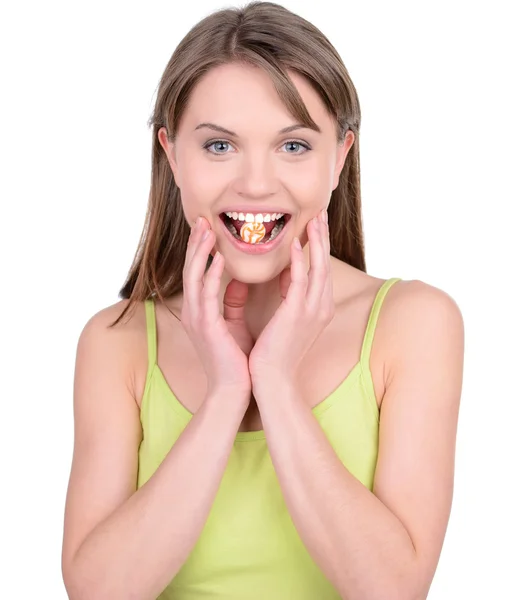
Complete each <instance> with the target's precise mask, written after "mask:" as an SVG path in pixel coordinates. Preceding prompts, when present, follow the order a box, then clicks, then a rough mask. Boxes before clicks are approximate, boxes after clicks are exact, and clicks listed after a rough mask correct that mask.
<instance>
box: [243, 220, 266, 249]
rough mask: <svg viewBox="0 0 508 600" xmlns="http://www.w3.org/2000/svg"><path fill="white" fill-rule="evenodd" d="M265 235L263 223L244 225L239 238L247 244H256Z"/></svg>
mask: <svg viewBox="0 0 508 600" xmlns="http://www.w3.org/2000/svg"><path fill="white" fill-rule="evenodd" d="M265 235H266V229H265V226H264V224H263V223H257V222H255V223H244V224H243V225H242V228H241V229H240V237H241V238H242V240H243V241H244V242H246V243H247V244H257V243H258V242H259V241H260V240H262V239H263V238H264V237H265Z"/></svg>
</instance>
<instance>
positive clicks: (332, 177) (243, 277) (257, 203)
mask: <svg viewBox="0 0 508 600" xmlns="http://www.w3.org/2000/svg"><path fill="white" fill-rule="evenodd" d="M290 77H291V79H292V81H293V83H294V84H295V86H296V88H297V89H298V91H299V93H300V95H301V96H302V98H303V100H304V102H305V105H306V107H307V110H308V111H309V113H310V115H311V117H312V119H313V120H314V122H315V123H316V124H317V125H318V126H319V128H320V130H321V132H317V131H314V130H312V129H308V128H295V129H293V130H292V131H285V132H281V130H282V129H287V128H289V127H291V126H295V125H296V123H295V119H294V117H293V116H292V115H291V114H290V113H289V112H288V110H287V109H286V107H285V106H284V104H283V102H282V101H281V100H280V98H279V97H278V95H277V92H276V91H275V89H274V87H273V84H272V81H271V79H270V77H269V76H268V75H267V74H266V73H265V72H264V71H263V70H262V69H258V68H255V67H250V66H246V65H240V64H236V63H233V64H227V65H221V66H219V67H216V68H214V69H213V70H211V71H210V72H208V73H207V74H206V75H205V76H204V77H203V78H202V79H201V80H200V81H199V83H198V84H197V85H196V87H195V88H194V89H193V92H192V94H191V97H190V99H189V102H188V104H187V106H186V109H185V111H184V114H183V115H182V118H181V121H180V124H179V130H178V132H177V136H176V141H175V143H174V144H172V143H169V142H168V141H167V138H166V130H165V129H164V128H161V129H160V130H159V141H160V143H161V144H162V146H163V147H164V150H165V151H166V155H167V157H168V160H169V163H170V166H171V169H172V171H173V175H174V178H175V183H176V185H177V186H178V188H179V189H180V195H181V199H182V207H183V210H184V213H185V217H186V219H187V221H188V222H189V223H192V222H194V220H195V219H196V218H197V217H198V216H203V217H205V218H206V219H207V221H208V222H209V223H210V225H211V228H212V230H213V231H214V233H215V235H216V243H215V247H214V250H213V251H212V254H214V253H215V250H216V249H218V250H220V252H221V254H222V255H223V256H224V258H225V270H226V271H227V273H229V275H230V276H231V277H233V278H235V279H238V280H240V281H244V282H246V283H261V282H266V281H269V280H271V279H273V278H275V277H276V276H277V275H278V274H279V273H280V272H281V271H282V270H283V269H284V268H285V267H286V266H287V265H288V264H289V263H290V244H291V241H292V239H293V237H294V236H298V237H299V238H300V240H301V243H302V246H305V244H306V243H307V241H308V238H307V233H306V226H307V223H308V222H309V221H310V220H311V219H312V218H313V217H314V216H316V215H318V213H319V211H320V210H322V209H323V208H325V207H326V206H328V203H329V200H330V194H331V192H332V191H333V190H334V189H335V188H336V187H337V185H338V180H339V175H340V171H341V169H342V167H343V165H344V161H345V159H346V155H347V152H348V151H349V148H350V147H351V145H352V144H353V142H354V134H353V133H352V132H351V131H349V132H348V134H347V136H346V141H345V142H344V144H343V145H339V144H338V143H337V138H336V126H335V122H334V119H333V117H332V116H331V115H330V114H329V113H328V112H327V110H326V108H325V106H324V104H323V102H322V101H321V99H320V98H319V96H318V95H317V93H316V92H315V91H314V90H313V88H312V87H311V86H310V85H309V83H307V81H306V80H305V79H304V78H303V77H301V76H300V75H298V74H296V73H290ZM214 126H217V127H219V128H222V130H217V129H214V128H213V127H214ZM225 130H227V133H226V131H225ZM225 211H228V212H233V213H235V212H236V213H239V212H243V213H244V214H246V213H248V212H250V213H252V214H255V213H256V212H257V213H263V214H265V215H266V213H269V214H270V215H272V214H274V213H276V212H278V213H286V214H287V215H290V218H289V220H288V217H287V216H286V218H285V219H283V220H282V222H284V221H286V225H285V226H284V228H283V235H282V234H280V236H281V237H280V240H279V241H278V243H276V244H274V248H273V249H272V250H270V251H268V252H264V253H261V254H249V253H246V252H243V251H242V250H241V249H239V248H238V245H237V244H236V243H235V240H234V239H233V236H232V235H231V234H230V233H229V232H228V231H227V229H226V227H225V224H224V221H227V219H225V218H224V212H225ZM232 216H233V217H234V216H235V215H234V214H233V215H232ZM237 216H238V215H237ZM264 222H266V223H267V222H268V217H267V216H265V218H264ZM236 225H237V226H238V223H237V224H236ZM277 239H278V238H276V240H275V242H277Z"/></svg>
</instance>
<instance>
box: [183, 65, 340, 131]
mask: <svg viewBox="0 0 508 600" xmlns="http://www.w3.org/2000/svg"><path fill="white" fill-rule="evenodd" d="M288 75H289V77H290V78H291V80H292V82H293V83H294V85H295V87H296V88H297V90H298V92H299V94H300V95H301V97H302V99H303V101H304V103H305V106H306V107H307V110H308V111H309V113H310V116H311V117H312V118H313V119H314V121H315V122H316V123H317V124H318V125H319V126H320V127H321V129H322V130H326V129H327V128H329V127H330V124H331V116H330V115H329V113H328V112H327V110H326V108H325V106H324V104H323V102H322V100H321V98H320V97H319V96H318V94H317V93H316V92H315V90H314V89H313V88H312V86H311V85H310V84H309V83H308V82H307V81H306V79H305V78H304V77H302V76H301V75H299V74H298V73H295V72H289V73H288ZM204 121H213V122H215V123H219V124H220V125H223V126H225V127H229V128H230V129H233V130H234V131H238V132H240V131H241V130H245V128H246V126H248V125H249V123H250V125H251V126H255V127H256V128H258V127H259V124H260V123H262V126H263V128H266V129H269V130H272V129H273V130H278V129H280V128H281V127H283V126H284V125H288V124H291V123H293V122H294V121H295V119H294V117H293V116H292V115H291V113H290V112H289V110H288V109H287V108H286V106H285V105H284V103H283V102H282V100H281V99H280V98H279V96H278V94H277V92H276V90H275V88H274V85H273V83H272V80H271V78H270V76H269V75H268V74H267V73H266V72H265V71H263V69H261V68H256V67H254V66H250V65H240V64H227V65H220V66H218V67H215V68H213V69H212V70H210V71H209V72H208V73H207V74H206V75H204V76H203V77H202V79H201V80H200V81H199V82H198V83H197V84H196V86H195V87H194V89H193V91H192V93H191V96H190V98H189V102H188V104H187V106H186V109H185V111H184V114H183V116H182V121H181V127H182V128H185V129H186V128H192V129H193V128H194V127H195V126H196V125H197V124H199V123H201V122H204Z"/></svg>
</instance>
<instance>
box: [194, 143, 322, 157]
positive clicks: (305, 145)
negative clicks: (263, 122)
mask: <svg viewBox="0 0 508 600" xmlns="http://www.w3.org/2000/svg"><path fill="white" fill-rule="evenodd" d="M219 144H223V145H226V146H227V145H230V144H229V142H228V141H226V140H210V141H209V142H206V143H205V144H204V145H203V148H204V149H205V150H206V151H207V152H209V153H210V154H215V155H216V156H218V155H220V154H227V152H213V151H211V150H210V149H209V148H211V147H212V146H215V145H219ZM287 144H296V145H297V146H302V147H303V148H305V150H304V152H286V153H285V154H297V155H301V154H305V153H306V152H308V151H309V150H311V147H310V146H309V145H308V144H306V143H305V142H301V141H299V140H288V141H287V142H284V144H283V146H286V145H287Z"/></svg>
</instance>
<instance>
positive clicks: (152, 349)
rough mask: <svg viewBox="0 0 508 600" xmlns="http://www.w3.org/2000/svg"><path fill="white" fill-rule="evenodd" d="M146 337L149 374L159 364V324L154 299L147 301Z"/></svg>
mask: <svg viewBox="0 0 508 600" xmlns="http://www.w3.org/2000/svg"><path fill="white" fill-rule="evenodd" d="M145 314H146V337H147V342H148V372H151V370H152V368H153V367H154V365H155V364H156V363H157V323H156V320H155V304H154V301H153V298H147V299H146V300H145Z"/></svg>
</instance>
